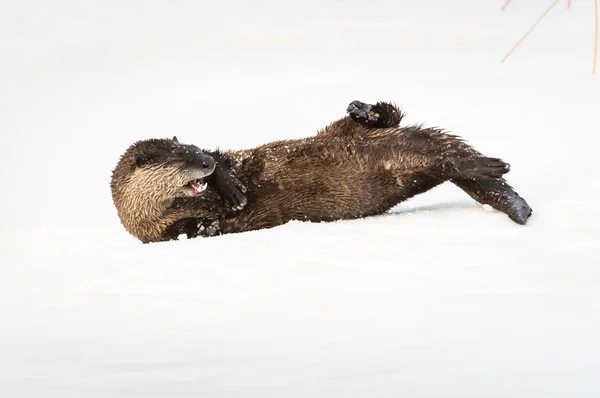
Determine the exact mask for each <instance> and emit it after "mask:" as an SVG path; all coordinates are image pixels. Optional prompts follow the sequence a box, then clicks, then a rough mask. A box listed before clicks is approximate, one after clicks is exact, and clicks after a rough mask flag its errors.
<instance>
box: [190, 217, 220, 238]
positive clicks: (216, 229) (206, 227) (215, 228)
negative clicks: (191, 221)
mask: <svg viewBox="0 0 600 398" xmlns="http://www.w3.org/2000/svg"><path fill="white" fill-rule="evenodd" d="M197 227H198V229H197V230H196V233H195V234H194V235H193V236H192V237H194V238H195V237H198V236H201V237H203V238H209V237H211V236H218V235H221V226H220V224H219V221H213V220H198V222H197ZM189 237H190V236H188V238H189Z"/></svg>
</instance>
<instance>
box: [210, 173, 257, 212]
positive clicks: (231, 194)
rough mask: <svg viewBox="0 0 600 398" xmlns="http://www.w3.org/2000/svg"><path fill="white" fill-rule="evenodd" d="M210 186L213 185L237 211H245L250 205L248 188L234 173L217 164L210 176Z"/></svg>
mask: <svg viewBox="0 0 600 398" xmlns="http://www.w3.org/2000/svg"><path fill="white" fill-rule="evenodd" d="M209 184H210V185H212V186H213V187H214V188H215V189H216V190H217V192H218V193H219V196H221V198H222V199H223V200H224V201H225V203H227V204H228V205H230V206H231V207H233V208H234V209H235V210H241V209H243V208H244V207H245V206H246V204H248V199H246V195H244V193H245V192H246V187H245V186H244V184H242V182H241V181H240V180H238V179H237V177H236V176H235V175H234V174H233V171H231V170H230V169H228V168H226V167H224V166H222V165H221V164H219V163H217V166H216V167H215V171H214V172H213V174H212V175H211V176H210V179H209Z"/></svg>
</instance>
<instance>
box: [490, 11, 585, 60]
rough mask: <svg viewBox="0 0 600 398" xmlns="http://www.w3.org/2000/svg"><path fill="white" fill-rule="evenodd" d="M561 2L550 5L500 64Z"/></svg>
mask: <svg viewBox="0 0 600 398" xmlns="http://www.w3.org/2000/svg"><path fill="white" fill-rule="evenodd" d="M559 1H560V0H554V1H553V2H552V4H550V7H548V8H547V9H546V11H544V13H543V14H542V16H541V17H540V18H539V19H538V20H537V21H535V23H534V24H533V26H532V27H531V28H529V30H528V31H527V33H525V35H524V36H523V37H521V39H519V41H518V42H517V44H515V45H514V46H513V48H511V50H510V51H509V52H508V54H506V55H505V56H504V58H502V61H500V63H503V62H504V61H506V59H507V58H508V57H509V56H510V54H512V53H513V52H514V51H515V50H516V49H517V47H519V46H520V45H521V43H523V41H524V40H525V39H526V38H527V36H528V35H529V34H530V33H531V31H533V29H535V27H536V26H537V25H538V24H539V23H540V22H542V19H544V17H545V16H546V15H548V13H549V12H550V10H552V9H553V8H554V6H555V5H556V4H558V2H559ZM595 1H597V0H595Z"/></svg>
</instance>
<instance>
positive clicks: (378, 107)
mask: <svg viewBox="0 0 600 398" xmlns="http://www.w3.org/2000/svg"><path fill="white" fill-rule="evenodd" d="M346 112H348V114H349V115H350V117H351V118H352V120H354V121H355V122H357V123H358V124H361V125H363V126H367V127H378V128H386V127H398V126H399V125H400V121H401V120H402V118H403V117H404V115H403V114H402V112H401V111H400V109H399V108H398V107H396V106H395V105H392V104H389V103H387V102H378V103H377V104H375V105H371V104H365V103H364V102H360V101H352V102H351V103H350V105H348V108H347V109H346Z"/></svg>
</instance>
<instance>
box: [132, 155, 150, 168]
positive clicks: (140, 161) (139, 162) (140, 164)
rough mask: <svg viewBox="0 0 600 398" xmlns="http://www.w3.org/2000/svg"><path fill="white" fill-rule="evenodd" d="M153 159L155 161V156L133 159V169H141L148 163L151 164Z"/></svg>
mask: <svg viewBox="0 0 600 398" xmlns="http://www.w3.org/2000/svg"><path fill="white" fill-rule="evenodd" d="M154 159H156V156H136V157H135V158H134V159H133V162H134V164H135V167H143V166H145V165H147V164H148V163H151V162H152V161H153V160H154Z"/></svg>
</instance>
